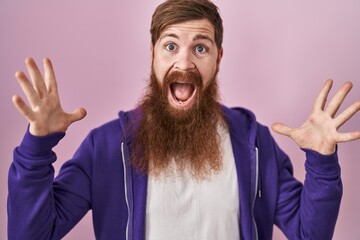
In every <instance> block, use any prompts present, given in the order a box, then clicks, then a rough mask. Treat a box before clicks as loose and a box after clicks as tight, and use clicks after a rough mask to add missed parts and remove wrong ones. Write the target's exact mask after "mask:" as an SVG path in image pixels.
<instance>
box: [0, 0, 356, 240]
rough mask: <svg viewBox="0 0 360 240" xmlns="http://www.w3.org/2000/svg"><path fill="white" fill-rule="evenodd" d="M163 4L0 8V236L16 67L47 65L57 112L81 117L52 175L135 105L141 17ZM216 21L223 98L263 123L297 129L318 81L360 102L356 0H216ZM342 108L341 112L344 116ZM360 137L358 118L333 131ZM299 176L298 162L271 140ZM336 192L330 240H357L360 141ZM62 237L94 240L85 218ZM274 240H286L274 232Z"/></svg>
mask: <svg viewBox="0 0 360 240" xmlns="http://www.w3.org/2000/svg"><path fill="white" fill-rule="evenodd" d="M160 2H161V1H155V0H147V1H141V3H140V1H125V0H118V1H111V0H109V1H102V3H100V2H99V1H94V0H92V1H84V0H83V1H69V0H65V1H40V0H33V1H19V0H2V1H0V81H1V85H0V98H1V99H0V109H1V124H0V132H1V136H0V146H1V151H0V159H1V163H0V164H1V165H0V166H1V167H0V182H1V184H0V239H6V225H7V220H6V196H7V171H8V168H9V165H10V163H11V159H12V150H13V148H14V147H15V146H16V145H17V144H19V142H20V141H21V138H22V136H23V134H24V132H25V130H26V127H27V123H26V121H25V120H24V119H23V118H22V117H21V116H20V115H19V113H18V112H17V111H16V110H15V108H14V107H13V106H12V103H11V96H12V95H13V94H15V93H18V94H21V90H20V88H19V86H18V85H17V83H16V81H15V78H14V73H15V71H16V70H20V69H22V70H24V69H25V67H24V59H25V57H27V56H33V57H34V58H35V59H36V60H37V61H41V59H42V58H43V57H46V56H47V57H50V58H51V59H52V60H53V63H54V66H55V70H56V74H57V78H58V82H59V83H58V84H59V89H60V94H61V96H62V104H63V106H64V108H65V109H66V110H68V111H72V110H73V109H74V108H76V107H78V106H83V107H85V108H86V109H87V110H88V116H87V117H86V119H84V120H83V121H81V122H79V123H76V124H74V125H73V126H72V127H71V128H70V129H69V130H68V132H67V136H66V138H65V139H64V140H63V141H62V142H61V143H60V145H59V146H57V147H56V149H55V150H56V152H57V153H58V157H59V160H58V161H57V163H56V166H55V167H56V169H57V170H58V168H59V166H60V165H61V164H62V163H63V162H64V161H65V160H66V159H68V158H70V157H71V155H72V154H73V152H74V151H75V149H76V148H77V146H78V145H79V144H80V142H81V140H82V139H83V138H84V137H85V135H86V134H87V132H88V131H89V130H90V129H92V128H94V127H96V126H98V125H99V124H102V123H104V122H105V121H108V120H110V119H113V118H115V117H116V116H117V111H118V110H120V109H123V110H128V109H131V108H133V107H134V106H135V104H136V102H137V101H138V99H139V98H140V96H141V94H142V92H143V89H144V87H145V83H146V79H147V78H148V75H149V69H150V62H149V59H150V55H149V48H150V35H149V25H150V17H151V14H152V12H153V10H154V8H155V6H156V5H157V4H158V3H160ZM215 3H217V4H218V6H219V7H220V9H221V14H222V16H223V20H224V27H225V40H224V58H223V61H222V64H221V67H220V68H221V70H220V76H219V80H220V87H221V92H222V99H223V102H224V103H225V104H227V105H229V106H244V107H247V108H250V109H251V110H253V111H254V112H255V113H256V114H257V117H258V120H259V121H260V122H262V123H264V124H266V125H270V124H271V123H272V122H274V121H283V122H286V123H288V124H290V125H293V126H297V125H299V124H301V123H302V121H303V120H304V119H305V118H306V117H307V114H308V113H309V111H310V109H311V107H312V103H313V100H314V98H315V96H316V95H317V93H318V91H319V89H320V88H321V86H322V85H323V83H324V81H325V80H326V79H328V78H333V79H334V80H335V87H336V88H338V87H340V86H341V84H342V83H343V82H345V81H347V80H351V81H353V82H354V84H355V86H354V89H353V91H352V92H351V94H350V96H349V97H348V99H347V100H346V101H345V103H344V106H348V105H349V104H350V103H351V102H354V101H355V100H358V99H359V98H360V66H359V64H360V44H359V43H360V1H358V0H342V1H338V0H317V1H310V0H307V1H288V0H274V1H262V2H260V1H239V0H236V1H235V0H233V1H231V0H228V1H220V0H217V1H215ZM342 109H344V108H342ZM351 129H352V130H355V129H357V130H358V129H360V113H358V115H357V116H356V117H355V118H354V119H352V120H351V121H350V122H349V123H348V124H347V125H345V126H344V127H343V128H342V129H341V130H343V131H345V130H351ZM275 138H276V139H277V141H278V142H279V144H280V145H281V146H282V147H283V149H284V150H285V151H286V152H287V153H288V154H289V155H290V157H291V158H292V160H293V163H294V167H295V175H296V176H297V177H298V178H299V179H301V180H303V178H304V170H303V164H304V155H303V153H302V151H301V150H299V149H298V147H297V146H296V145H295V144H294V143H292V142H291V141H290V140H288V139H287V138H285V137H282V136H278V135H275ZM339 155H340V158H341V166H342V177H343V184H344V196H343V201H342V206H341V211H340V215H339V219H338V224H337V226H336V231H335V237H334V239H360V231H359V221H358V219H359V215H360V204H359V202H360V187H359V183H360V177H359V176H360V174H359V170H360V161H359V159H358V158H359V157H358V156H359V155H360V141H357V142H352V143H347V144H341V145H340V148H339ZM65 239H94V237H93V232H92V223H91V214H88V215H87V216H86V217H85V218H84V219H83V220H82V221H81V222H80V223H79V224H78V225H77V226H76V227H75V228H74V229H73V231H72V232H71V233H69V234H68V236H67V237H66V238H65ZM274 239H285V238H284V237H282V234H281V233H279V232H278V231H277V230H275V233H274Z"/></svg>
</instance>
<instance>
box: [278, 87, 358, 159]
mask: <svg viewBox="0 0 360 240" xmlns="http://www.w3.org/2000/svg"><path fill="white" fill-rule="evenodd" d="M331 86H332V81H331V80H329V81H327V82H326V84H325V86H324V87H323V89H322V90H321V92H320V94H319V96H318V97H317V99H316V101H315V104H314V107H313V110H312V112H311V114H310V116H309V118H308V119H307V120H306V121H305V123H304V124H303V125H301V126H300V127H298V128H291V127H288V126H286V125H284V124H280V123H275V124H273V126H272V129H273V130H274V131H275V132H277V133H280V134H283V135H286V136H289V137H290V138H292V139H293V140H294V141H295V142H296V143H297V144H298V145H299V147H301V148H307V149H311V150H314V151H317V152H319V153H322V154H330V153H333V152H334V151H335V147H336V144H337V143H340V142H347V141H352V140H355V139H358V138H360V131H355V132H350V133H340V132H338V129H339V128H340V127H341V126H342V125H343V124H344V123H345V122H346V121H347V120H349V119H350V118H351V117H352V116H353V115H354V114H355V113H356V112H357V111H359V109H360V101H358V102H355V103H354V104H353V105H351V106H350V107H348V108H347V109H346V110H345V111H344V112H342V113H341V114H339V115H338V116H336V117H335V115H336V113H337V111H338V109H339V108H340V105H341V103H342V102H343V100H344V99H345V97H346V95H347V94H348V93H349V92H350V90H351V88H352V84H351V83H346V84H344V85H343V86H342V88H341V89H340V90H339V91H338V92H337V93H336V95H335V96H334V97H333V98H332V99H331V101H330V102H329V104H328V106H327V108H326V109H325V104H326V99H327V96H328V94H329V92H330V89H331Z"/></svg>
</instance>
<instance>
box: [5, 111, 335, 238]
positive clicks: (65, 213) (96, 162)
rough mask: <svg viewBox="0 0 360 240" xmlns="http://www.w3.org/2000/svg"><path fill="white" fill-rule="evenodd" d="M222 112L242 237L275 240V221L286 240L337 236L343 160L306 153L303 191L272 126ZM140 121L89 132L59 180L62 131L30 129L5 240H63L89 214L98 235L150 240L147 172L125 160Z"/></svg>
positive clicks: (20, 152) (16, 164)
mask: <svg viewBox="0 0 360 240" xmlns="http://www.w3.org/2000/svg"><path fill="white" fill-rule="evenodd" d="M222 109H223V111H224V114H225V117H226V120H227V123H228V128H229V132H230V137H231V143H232V147H233V152H234V157H235V165H236V170H237V177H238V187H239V202H240V219H239V228H240V234H241V239H242V240H243V239H271V238H272V231H273V225H274V224H276V225H277V226H278V227H279V228H280V229H281V230H282V231H283V232H284V234H285V235H286V236H287V238H288V239H321V240H325V239H331V238H332V235H333V232H334V228H335V223H336V220H337V216H338V212H339V207H340V201H341V196H342V184H341V179H340V166H339V164H338V158H337V154H336V153H334V154H332V155H326V156H324V155H321V154H319V153H317V152H314V151H311V150H306V149H304V151H305V153H306V162H305V168H306V172H307V173H306V179H305V182H304V185H302V184H301V183H300V182H299V181H297V180H296V179H295V178H294V177H293V169H292V165H291V162H290V160H289V158H288V156H287V155H286V154H285V153H284V152H283V151H282V150H281V149H280V148H279V147H278V145H277V144H276V143H275V141H274V139H273V138H272V137H271V135H270V132H269V130H268V128H267V127H264V126H262V125H261V124H259V123H258V122H257V121H256V119H255V116H254V115H253V114H252V113H251V112H250V111H248V110H245V109H242V108H233V109H229V108H227V107H224V106H223V107H222ZM140 117H141V111H140V110H139V109H136V110H133V111H130V112H120V113H119V119H116V120H113V121H111V122H109V123H106V124H104V125H103V126H100V127H99V128H96V129H94V130H92V131H91V132H90V133H89V135H88V136H87V137H86V138H85V140H84V141H83V143H82V144H81V146H80V147H79V149H78V150H77V151H76V153H75V154H74V156H73V158H72V159H71V160H69V161H67V162H66V163H65V164H64V165H63V166H62V168H61V170H60V172H59V175H58V176H57V177H56V179H55V180H54V169H53V167H52V163H53V162H55V160H56V154H55V153H54V152H53V151H52V148H53V147H55V146H56V145H57V143H58V142H59V141H60V140H61V139H62V138H63V137H64V135H65V133H55V134H51V135H49V136H44V137H35V136H32V135H31V134H30V133H29V132H27V133H26V134H25V136H24V139H23V141H22V143H21V144H20V146H19V147H17V148H16V149H15V150H14V161H13V163H12V165H11V167H10V170H9V195H8V237H9V239H36V240H39V239H61V238H62V237H63V236H65V235H66V233H67V232H69V231H70V230H71V229H72V228H73V227H74V226H75V225H76V223H77V222H78V221H80V219H81V218H82V217H83V216H84V215H85V214H86V213H87V211H89V210H90V209H91V210H92V214H93V224H94V231H95V236H96V239H107V240H108V239H128V240H140V239H144V238H145V213H146V192H147V176H146V175H145V174H141V173H139V172H137V171H136V170H135V169H133V168H132V166H130V164H129V155H130V154H129V151H130V149H129V146H130V143H131V141H132V140H133V135H134V134H133V133H134V130H135V129H136V126H137V124H138V122H139V119H140ZM129 126H131V127H129ZM224 197H226V196H224ZM219 224H221V223H219Z"/></svg>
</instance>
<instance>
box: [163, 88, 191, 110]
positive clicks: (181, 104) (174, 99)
mask: <svg viewBox="0 0 360 240" xmlns="http://www.w3.org/2000/svg"><path fill="white" fill-rule="evenodd" d="M169 88H170V89H169V96H168V97H169V102H170V104H171V105H173V106H174V107H176V108H188V107H190V106H191V105H192V103H193V102H194V99H195V93H196V87H195V85H194V84H192V83H187V82H174V83H171V84H170V86H169Z"/></svg>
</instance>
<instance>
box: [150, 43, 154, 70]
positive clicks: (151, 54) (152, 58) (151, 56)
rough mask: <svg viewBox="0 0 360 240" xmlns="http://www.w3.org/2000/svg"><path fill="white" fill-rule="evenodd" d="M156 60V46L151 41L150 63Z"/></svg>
mask: <svg viewBox="0 0 360 240" xmlns="http://www.w3.org/2000/svg"><path fill="white" fill-rule="evenodd" d="M153 61H154V46H153V45H152V43H150V64H151V65H152V63H153Z"/></svg>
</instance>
